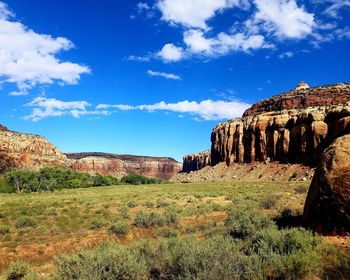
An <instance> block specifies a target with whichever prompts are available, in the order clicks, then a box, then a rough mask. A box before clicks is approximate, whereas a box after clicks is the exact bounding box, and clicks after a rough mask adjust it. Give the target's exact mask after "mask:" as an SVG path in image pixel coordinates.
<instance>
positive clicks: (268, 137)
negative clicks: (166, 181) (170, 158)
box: [184, 82, 350, 172]
mask: <svg viewBox="0 0 350 280" xmlns="http://www.w3.org/2000/svg"><path fill="white" fill-rule="evenodd" d="M349 122H350V85H349V84H337V85H330V86H322V87H314V88H310V87H309V86H308V85H307V84H306V83H304V82H303V83H300V84H299V85H298V86H297V88H296V89H294V90H292V91H289V92H287V93H283V94H280V95H277V96H274V97H271V98H269V99H266V100H263V101H260V102H258V103H256V104H254V105H253V106H252V107H251V108H249V109H247V110H246V111H245V112H244V114H243V117H242V118H238V119H234V120H230V121H227V122H223V123H220V124H218V125H217V126H216V127H215V128H214V129H213V131H212V134H211V143H212V145H211V151H210V160H208V163H209V164H210V165H216V164H218V163H220V162H226V163H227V164H228V165H230V164H231V163H249V162H253V161H279V162H283V163H302V164H306V165H315V163H317V161H318V160H319V159H320V155H321V153H322V152H323V150H324V149H325V148H326V147H328V146H329V145H330V144H331V143H332V142H333V140H334V139H336V138H337V137H339V136H342V135H344V134H348V133H349V132H350V125H349ZM196 157H198V158H196ZM189 158H190V159H191V162H201V160H202V155H201V154H198V155H197V156H196V155H190V156H185V157H184V166H185V165H186V172H189V171H194V170H197V167H198V166H201V165H196V164H192V165H189V164H187V162H188V161H189ZM187 166H188V167H187ZM189 166H193V168H190V167H189ZM184 170H185V169H184Z"/></svg>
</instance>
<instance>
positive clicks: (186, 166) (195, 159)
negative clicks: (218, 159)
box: [182, 151, 211, 172]
mask: <svg viewBox="0 0 350 280" xmlns="http://www.w3.org/2000/svg"><path fill="white" fill-rule="evenodd" d="M210 161H211V156H210V151H204V152H201V153H198V154H192V155H187V156H185V157H184V158H183V166H182V171H183V172H190V171H197V170H201V169H202V168H204V167H206V166H210Z"/></svg>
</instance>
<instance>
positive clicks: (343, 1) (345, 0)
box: [313, 0, 350, 18]
mask: <svg viewBox="0 0 350 280" xmlns="http://www.w3.org/2000/svg"><path fill="white" fill-rule="evenodd" d="M313 2H315V3H317V4H326V5H327V8H326V9H325V10H324V11H323V13H324V14H326V15H328V16H330V17H333V18H337V17H338V16H339V11H340V10H342V9H344V8H350V0H313Z"/></svg>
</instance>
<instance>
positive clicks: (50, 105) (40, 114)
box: [24, 97, 109, 122]
mask: <svg viewBox="0 0 350 280" xmlns="http://www.w3.org/2000/svg"><path fill="white" fill-rule="evenodd" d="M25 106H26V107H31V108H33V109H32V113H31V114H30V115H28V116H25V117H24V119H25V120H31V121H34V122H36V121H39V120H42V119H44V118H48V117H61V116H66V115H70V116H73V117H74V118H79V117H80V116H82V115H108V114H109V112H107V111H88V110H87V108H88V107H90V106H91V105H90V104H89V103H88V102H86V101H61V100H57V99H55V98H46V97H37V98H35V99H34V100H32V101H31V102H30V103H27V104H26V105H25Z"/></svg>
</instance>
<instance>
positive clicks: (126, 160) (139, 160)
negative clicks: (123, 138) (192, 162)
mask: <svg viewBox="0 0 350 280" xmlns="http://www.w3.org/2000/svg"><path fill="white" fill-rule="evenodd" d="M67 156H68V158H69V163H68V164H69V166H70V167H71V168H72V169H73V170H75V171H79V172H87V173H100V174H103V175H109V176H114V177H122V176H125V175H127V174H129V173H135V174H139V175H143V176H147V177H154V178H160V179H164V180H168V179H170V178H171V177H173V176H174V175H175V174H177V173H178V172H179V171H181V169H182V164H181V163H179V162H177V161H176V160H174V159H172V158H166V157H164V158H162V157H142V156H131V155H115V154H105V153H79V154H67Z"/></svg>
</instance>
